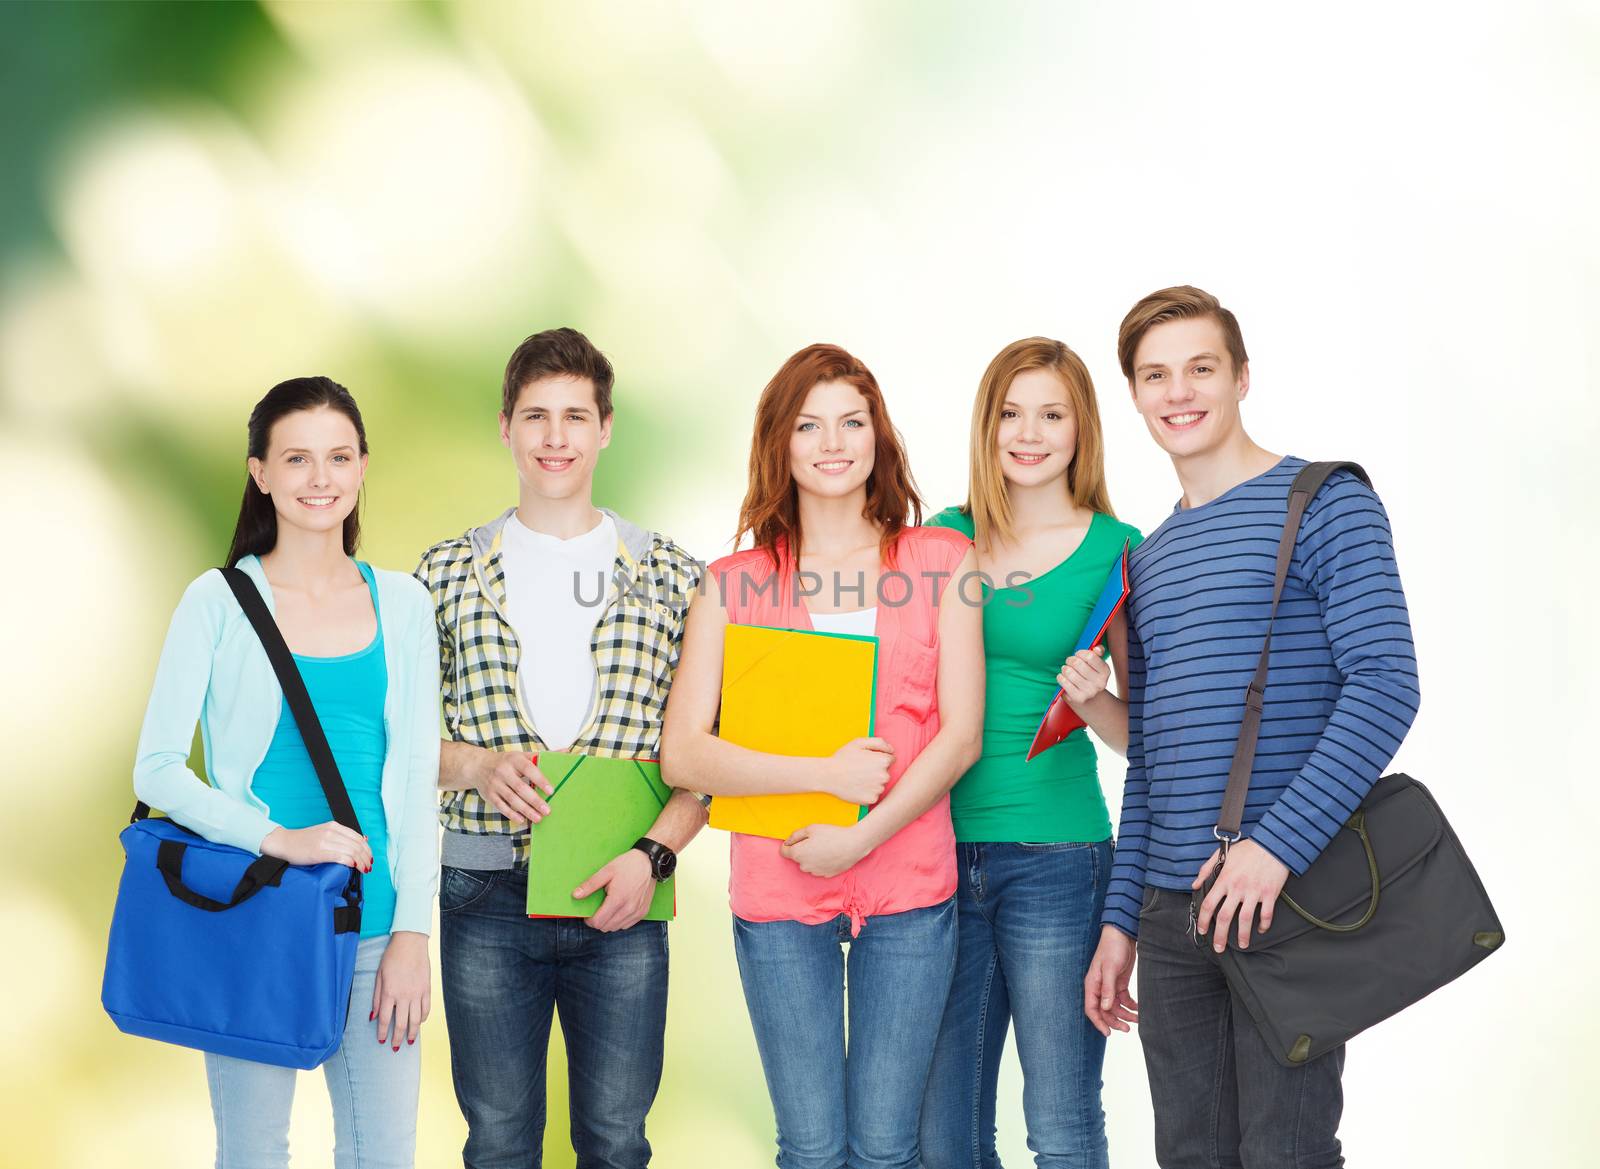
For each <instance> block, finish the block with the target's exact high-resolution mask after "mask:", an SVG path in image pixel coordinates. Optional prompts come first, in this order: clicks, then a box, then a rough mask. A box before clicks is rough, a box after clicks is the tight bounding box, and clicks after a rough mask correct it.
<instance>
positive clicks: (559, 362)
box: [500, 328, 616, 421]
mask: <svg viewBox="0 0 1600 1169" xmlns="http://www.w3.org/2000/svg"><path fill="white" fill-rule="evenodd" d="M545 377H575V378H577V377H583V378H588V379H589V381H590V382H591V383H592V384H593V385H594V404H595V407H596V409H598V410H599V411H600V418H601V420H602V421H604V420H605V419H607V418H610V417H611V384H612V382H613V381H614V380H615V378H616V375H615V374H614V373H613V372H612V369H611V362H610V361H608V360H607V359H606V355H605V354H604V353H601V352H600V350H598V349H596V348H595V347H594V342H592V341H590V340H589V338H587V337H585V336H584V335H583V334H582V333H580V332H578V330H576V329H568V328H560V329H546V330H545V331H544V332H542V333H535V334H534V335H533V336H531V337H529V338H528V339H527V340H525V341H523V343H522V344H521V345H518V346H517V348H516V350H515V351H514V352H513V353H512V354H511V360H510V361H508V362H506V376H505V381H504V383H503V384H502V386H501V389H500V412H501V413H502V414H504V415H505V416H506V417H507V418H509V417H511V414H512V411H514V410H515V409H516V408H517V396H518V395H519V394H521V393H522V390H523V387H524V386H527V385H529V384H530V383H532V382H536V381H538V380H539V379H540V378H545Z"/></svg>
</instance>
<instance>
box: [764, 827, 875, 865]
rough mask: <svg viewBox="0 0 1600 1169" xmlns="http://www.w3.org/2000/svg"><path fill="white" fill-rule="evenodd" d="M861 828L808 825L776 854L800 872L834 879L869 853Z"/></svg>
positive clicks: (869, 849) (799, 830)
mask: <svg viewBox="0 0 1600 1169" xmlns="http://www.w3.org/2000/svg"><path fill="white" fill-rule="evenodd" d="M859 828H860V825H858V824H852V825H851V826H850V827H848V828H841V827H839V826H838V825H837V824H808V825H806V827H804V828H798V829H796V830H795V831H794V832H793V833H791V834H790V836H789V839H788V840H785V841H784V842H783V847H782V848H781V849H780V850H779V851H780V852H782V853H783V855H784V856H786V857H788V858H789V859H790V860H792V861H793V862H794V863H795V864H797V865H799V866H800V871H801V872H803V873H810V874H811V875H812V876H813V877H837V876H838V875H839V874H840V873H842V872H844V871H845V870H846V869H848V868H850V867H851V866H852V865H854V864H855V863H856V862H857V861H859V860H860V859H861V858H862V857H864V856H866V855H867V853H869V852H871V851H872V849H871V848H870V847H869V846H868V845H867V844H866V842H865V841H863V840H862V838H861V833H860V832H859V830H858V829H859Z"/></svg>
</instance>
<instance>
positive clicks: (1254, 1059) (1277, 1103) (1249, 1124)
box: [1137, 886, 1344, 1169]
mask: <svg viewBox="0 0 1600 1169" xmlns="http://www.w3.org/2000/svg"><path fill="white" fill-rule="evenodd" d="M1137 969H1138V977H1139V991H1138V998H1139V1041H1140V1043H1141V1044H1143V1046H1144V1063H1145V1071H1146V1073H1147V1074H1148V1075H1149V1077H1150V1100H1151V1103H1152V1104H1154V1105H1155V1113H1156V1160H1157V1161H1158V1162H1159V1163H1160V1165H1161V1166H1162V1169H1240V1167H1242V1169H1337V1167H1338V1166H1341V1165H1343V1164H1344V1156H1343V1155H1342V1154H1341V1152H1340V1149H1339V1136H1338V1132H1339V1115H1340V1113H1341V1112H1342V1111H1343V1110H1344V1088H1343V1085H1342V1075H1343V1072H1344V1047H1343V1046H1342V1045H1341V1046H1339V1047H1337V1048H1335V1049H1334V1050H1332V1051H1330V1052H1328V1053H1326V1054H1325V1055H1319V1056H1318V1057H1317V1058H1316V1059H1313V1060H1310V1061H1309V1062H1307V1063H1304V1064H1302V1065H1301V1066H1299V1067H1296V1068H1288V1067H1284V1066H1283V1065H1282V1064H1280V1063H1279V1062H1278V1061H1277V1060H1276V1059H1275V1058H1274V1057H1273V1054H1272V1051H1271V1049H1270V1048H1268V1047H1267V1044H1266V1041H1265V1040H1263V1039H1262V1038H1261V1033H1260V1032H1259V1031H1257V1030H1256V1026H1255V1024H1254V1023H1253V1022H1251V1020H1250V1012H1249V1010H1248V1009H1247V1008H1246V1007H1245V1006H1244V1004H1243V1003H1241V1002H1239V1001H1238V1000H1236V999H1235V998H1234V997H1233V995H1232V993H1231V992H1230V991H1229V990H1228V983H1227V981H1226V980H1225V979H1224V978H1223V975H1222V968H1221V967H1220V966H1218V965H1217V960H1216V955H1215V954H1214V953H1213V952H1212V949H1211V939H1210V938H1209V937H1200V938H1199V939H1198V944H1197V942H1196V940H1194V939H1191V938H1190V936H1189V894H1188V893H1184V892H1174V891H1171V890H1167V889H1157V888H1155V887H1153V886H1149V887H1146V889H1145V891H1144V908H1143V910H1142V911H1141V912H1140V914H1139V962H1138V967H1137Z"/></svg>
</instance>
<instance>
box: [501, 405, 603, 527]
mask: <svg viewBox="0 0 1600 1169" xmlns="http://www.w3.org/2000/svg"><path fill="white" fill-rule="evenodd" d="M500 441H501V442H502V443H504V444H505V445H506V447H507V448H509V449H510V451H511V455H512V457H513V458H514V459H515V460H516V464H517V478H519V479H520V480H522V484H523V486H524V487H526V488H527V489H528V490H530V491H532V492H533V493H534V494H536V495H539V496H541V497H543V498H545V499H570V498H572V497H573V496H576V495H579V494H582V495H583V496H584V497H587V496H588V495H589V492H590V489H591V487H592V485H593V483H594V469H595V464H596V462H597V461H598V459H599V455H600V452H601V451H603V450H604V449H605V448H606V447H608V446H609V445H611V419H610V418H609V417H607V418H603V419H602V418H601V417H600V411H599V407H598V406H597V405H596V404H595V392H594V383H593V382H592V381H590V380H589V379H588V378H586V377H572V376H569V375H556V376H552V377H543V378H539V379H538V380H537V381H532V382H529V383H528V384H527V385H525V386H523V387H522V391H521V392H520V393H519V394H518V395H517V404H516V407H515V408H514V409H513V410H512V412H511V415H510V416H509V417H508V416H507V415H505V414H502V415H500Z"/></svg>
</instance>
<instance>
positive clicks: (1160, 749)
mask: <svg viewBox="0 0 1600 1169" xmlns="http://www.w3.org/2000/svg"><path fill="white" fill-rule="evenodd" d="M1117 351H1118V358H1119V360H1120V362H1121V364H1122V372H1123V374H1124V375H1125V376H1126V377H1127V378H1128V384H1129V387H1130V389H1131V390H1132V393H1133V401H1134V405H1135V407H1136V408H1137V409H1138V411H1139V413H1140V414H1141V415H1142V416H1143V417H1144V420H1145V425H1146V426H1147V427H1148V428H1149V430H1150V433H1151V435H1152V436H1153V437H1154V438H1155V440H1156V442H1157V443H1159V444H1160V446H1161V447H1162V449H1163V450H1165V451H1166V452H1167V454H1168V455H1169V456H1170V457H1171V459H1172V465H1173V469H1174V470H1175V471H1176V472H1177V475H1178V482H1179V484H1180V485H1181V486H1182V488H1183V498H1182V499H1181V500H1180V501H1179V502H1178V505H1177V507H1176V508H1175V509H1174V510H1173V513H1172V514H1171V515H1170V516H1169V517H1168V518H1167V519H1166V520H1165V521H1164V522H1163V523H1162V524H1161V526H1160V527H1159V528H1157V529H1156V530H1155V531H1154V532H1152V533H1151V534H1150V535H1149V536H1148V537H1147V538H1146V539H1145V541H1144V543H1143V544H1141V545H1140V546H1139V547H1138V548H1137V549H1135V550H1134V552H1133V555H1132V557H1131V559H1130V563H1129V573H1130V576H1131V579H1132V590H1133V591H1132V595H1131V597H1130V600H1129V604H1128V671H1129V695H1128V777H1127V784H1126V787H1125V788H1124V791H1123V800H1122V815H1121V818H1120V824H1119V828H1118V839H1117V848H1116V856H1115V861H1114V863H1113V867H1112V874H1111V885H1110V890H1109V893H1108V895H1107V898H1106V908H1105V915H1104V918H1103V922H1104V924H1103V926H1102V929H1101V938H1100V944H1099V948H1098V950H1097V951H1096V953H1095V957H1094V960H1093V962H1092V963H1091V965H1090V968H1089V974H1088V977H1087V979H1086V980H1085V986H1084V1009H1085V1011H1086V1013H1087V1014H1088V1016H1089V1018H1090V1020H1091V1021H1092V1022H1093V1023H1094V1024H1095V1025H1096V1026H1097V1027H1098V1028H1099V1029H1100V1030H1101V1032H1102V1033H1105V1034H1109V1033H1110V1031H1112V1030H1117V1031H1126V1030H1128V1027H1129V1024H1131V1023H1135V1022H1137V1023H1138V1024H1139V1031H1140V1038H1141V1041H1142V1043H1143V1046H1144V1053H1145V1065H1146V1069H1147V1072H1148V1074H1149V1078H1150V1095H1151V1099H1152V1103H1153V1104H1154V1107H1155V1122H1156V1134H1155V1135H1156V1156H1157V1159H1158V1161H1159V1162H1160V1164H1161V1165H1162V1166H1163V1167H1164V1169H1175V1167H1177V1166H1208V1167H1220V1166H1235V1165H1243V1166H1245V1167H1246V1169H1251V1167H1256V1166H1272V1167H1273V1169H1288V1167H1294V1169H1312V1167H1322V1166H1337V1165H1342V1164H1343V1163H1344V1160H1343V1157H1342V1156H1341V1154H1340V1148H1339V1139H1338V1127H1339V1116H1340V1111H1341V1108H1342V1104H1343V1093H1342V1089H1341V1085H1340V1078H1341V1075H1342V1072H1343V1068H1344V1049H1343V1048H1342V1047H1341V1048H1339V1049H1338V1050H1336V1051H1332V1052H1329V1053H1328V1054H1326V1055H1324V1056H1321V1057H1319V1058H1318V1059H1315V1060H1312V1061H1310V1062H1309V1063H1307V1064H1304V1065H1302V1066H1300V1067H1297V1068H1293V1069H1289V1068H1285V1067H1283V1066H1281V1065H1280V1064H1279V1063H1278V1062H1277V1061H1276V1060H1275V1059H1274V1058H1273V1056H1272V1054H1271V1052H1270V1051H1269V1050H1268V1048H1267V1046H1266V1044H1265V1042H1264V1041H1263V1040H1262V1039H1261V1038H1260V1036H1259V1034H1258V1033H1257V1032H1256V1029H1255V1026H1254V1025H1253V1023H1252V1022H1251V1020H1250V1016H1249V1014H1248V1012H1247V1011H1246V1010H1245V1009H1244V1007H1243V1005H1242V1004H1241V1003H1238V1002H1236V1001H1234V1000H1233V999H1232V998H1231V996H1230V994H1229V992H1228V986H1227V983H1226V982H1225V981H1224V979H1223V976H1222V972H1221V969H1220V968H1219V967H1218V965H1217V963H1216V960H1215V955H1216V953H1219V952H1221V951H1222V950H1223V948H1224V947H1225V946H1229V945H1234V946H1240V947H1246V946H1248V945H1249V941H1250V936H1251V931H1252V930H1265V929H1266V928H1267V926H1268V925H1270V924H1271V921H1272V915H1273V907H1274V904H1275V902H1276V900H1277V897H1278V893H1279V891H1280V890H1281V889H1282V888H1283V885H1284V882H1285V881H1286V880H1287V879H1288V877H1289V875H1290V873H1291V872H1292V873H1303V872H1304V871H1305V870H1306V868H1307V867H1309V866H1310V864H1311V862H1312V861H1314V860H1315V859H1316V858H1317V856H1318V854H1320V853H1321V852H1322V850H1323V848H1324V847H1326V845H1327V843H1328V841H1329V840H1330V839H1331V838H1332V837H1333V834H1334V833H1335V832H1336V831H1338V829H1339V826H1340V825H1341V824H1342V823H1343V822H1344V821H1345V819H1346V818H1347V817H1348V816H1349V815H1350V813H1351V812H1352V811H1353V810H1354V808H1355V807H1356V805H1357V804H1358V803H1359V802H1360V801H1361V799H1362V798H1363V797H1364V796H1365V795H1366V793H1367V791H1368V789H1369V788H1370V787H1371V786H1372V784H1373V783H1374V781H1376V780H1377V778H1378V777H1379V775H1381V774H1382V772H1383V770H1384V768H1385V767H1387V766H1388V764H1389V761H1390V760H1391V758H1392V757H1393V755H1394V752H1395V750H1396V749H1397V748H1398V747H1399V745H1400V740H1401V739H1402V738H1403V737H1404V735H1405V733H1406V730H1407V728H1408V727H1409V726H1410V725H1411V721H1412V719H1413V718H1415V716H1416V711H1417V702H1418V697H1419V694H1418V689H1417V666H1416V657H1415V654H1414V652H1413V649H1412V643H1411V626H1410V622H1409V620H1408V618H1407V615H1406V604H1405V596H1404V594H1403V593H1402V592H1401V588H1400V577H1399V574H1398V572H1397V571H1396V568H1395V560H1394V546H1393V541H1392V539H1391V537H1390V533H1389V522H1388V517H1387V516H1386V515H1385V513H1384V510H1383V505H1382V504H1381V503H1380V502H1379V500H1378V497H1377V496H1376V495H1375V494H1374V493H1373V492H1372V489H1371V488H1369V487H1367V486H1366V485H1365V484H1364V483H1362V482H1361V481H1360V480H1358V479H1357V478H1355V476H1353V475H1351V474H1349V473H1348V472H1344V471H1341V472H1338V473H1336V474H1335V475H1334V476H1333V477H1332V478H1331V479H1329V481H1328V483H1327V484H1326V486H1324V487H1323V489H1322V490H1321V491H1320V492H1319V493H1318V494H1317V497H1316V499H1315V500H1313V501H1312V503H1311V505H1310V507H1309V508H1308V509H1307V511H1306V514H1305V518H1304V520H1303V521H1302V524H1301V527H1300V532H1299V537H1298V540H1297V542H1296V544H1295V550H1294V558H1293V561H1292V562H1291V565H1290V570H1289V576H1288V583H1287V585H1286V586H1285V589H1284V595H1283V602H1282V605H1281V607H1280V609H1279V612H1278V620H1277V625H1276V627H1275V632H1274V636H1273V648H1272V658H1271V673H1270V676H1269V679H1268V684H1267V692H1266V704H1265V709H1264V712H1263V716H1262V723H1261V737H1260V747H1259V750H1258V751H1257V753H1256V762H1255V769H1254V772H1253V774H1252V776H1251V782H1250V791H1249V798H1248V801H1247V804H1246V808H1245V815H1244V821H1243V831H1244V838H1243V839H1242V840H1240V841H1239V843H1237V844H1235V845H1234V846H1233V847H1232V848H1231V849H1230V850H1229V853H1228V858H1227V863H1226V865H1225V866H1224V867H1223V870H1222V873H1221V875H1220V876H1219V877H1218V879H1217V881H1216V883H1215V885H1214V887H1213V892H1212V893H1211V895H1209V896H1208V897H1207V899H1206V901H1205V903H1204V904H1203V905H1202V907H1201V911H1200V914H1199V921H1198V923H1197V929H1196V930H1195V932H1194V933H1192V932H1191V923H1190V897H1191V892H1192V891H1193V890H1195V889H1198V888H1199V887H1200V886H1201V884H1202V882H1203V881H1204V879H1205V878H1206V877H1207V876H1208V875H1209V872H1210V869H1211V868H1212V866H1214V865H1215V864H1216V863H1217V860H1218V851H1217V848H1216V840H1215V839H1214V837H1213V833H1212V829H1213V828H1214V826H1215V825H1216V822H1217V817H1218V813H1219V810H1220V808H1221V804H1222V794H1223V790H1224V789H1225V788H1226V786H1227V779H1228V766H1229V763H1230V761H1231V759H1232V756H1233V750H1234V743H1235V741H1236V739H1237V736H1238V730H1239V724H1240V721H1241V719H1242V717H1243V714H1244V694H1245V688H1246V687H1247V685H1248V684H1249V682H1250V678H1251V676H1252V674H1253V673H1254V670H1255V665H1256V660H1257V658H1258V657H1259V656H1260V653H1261V644H1262V640H1263V638H1264V637H1265V635H1266V626H1267V614H1268V609H1269V607H1270V604H1271V597H1272V585H1273V576H1274V571H1273V570H1274V563H1275V559H1276V553H1277V546H1278V540H1279V537H1280V535H1281V533H1282V531H1283V523H1284V518H1285V515H1286V513H1287V510H1288V494H1289V484H1290V483H1291V481H1292V480H1293V479H1294V476H1295V473H1296V472H1297V471H1298V470H1299V469H1300V468H1301V467H1303V466H1304V465H1305V461H1304V460H1303V459H1298V458H1293V457H1280V456H1278V455H1275V454H1272V453H1271V452H1269V451H1266V450H1264V449H1262V448H1261V447H1259V446H1257V445H1256V444H1255V443H1254V442H1253V441H1252V440H1251V438H1250V436H1249V435H1248V434H1247V433H1246V432H1245V430H1244V426H1243V425H1242V422H1241V420H1240V415H1239V407H1240V403H1242V402H1243V401H1244V399H1245V396H1246V395H1247V394H1248V393H1249V390H1250V368H1249V365H1248V364H1247V358H1246V355H1245V349H1244V339H1243V337H1242V335H1241V333H1240V330H1239V325H1238V322H1237V321H1236V320H1235V319H1234V316H1233V314H1232V313H1231V312H1229V311H1228V310H1227V309H1225V308H1223V307H1222V305H1220V304H1219V303H1218V302H1217V300H1216V298H1215V297H1213V296H1211V295H1210V294H1209V293H1206V292H1203V291H1201V290H1200V289H1198V288H1192V287H1187V286H1185V287H1179V288H1167V289H1163V290H1161V291H1160V292H1155V293H1152V294H1150V295H1149V296H1147V297H1145V298H1144V299H1143V300H1141V301H1140V302H1139V303H1138V304H1136V305H1135V306H1134V307H1133V309H1132V310H1130V311H1129V313H1128V315H1127V317H1126V318H1124V320H1123V322H1122V328H1121V330H1120V332H1119V335H1118V341H1117ZM1196 934H1198V936H1196ZM1136 939H1137V941H1136ZM1136 952H1137V957H1138V967H1139V995H1138V1001H1137V1002H1136V1001H1135V1000H1134V998H1133V997H1132V996H1131V995H1130V994H1129V991H1128V986H1129V979H1130V977H1131V975H1132V973H1133V967H1134V958H1135V953H1136ZM1141 1004H1142V1006H1141Z"/></svg>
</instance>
